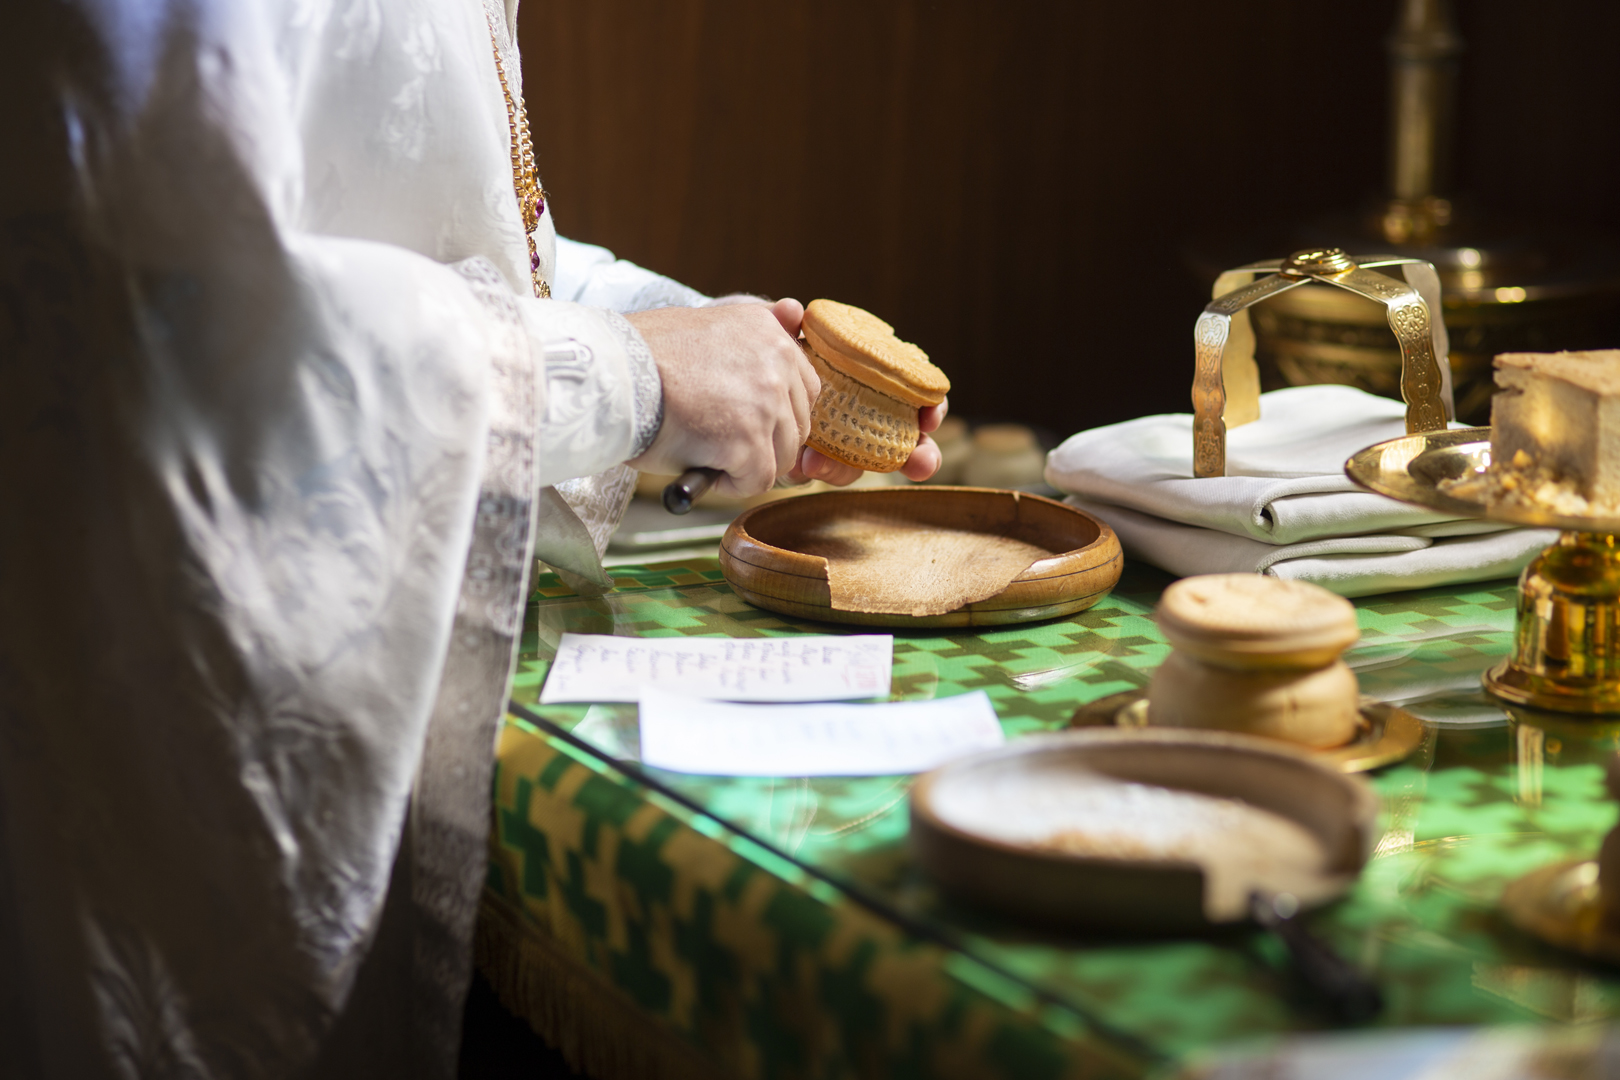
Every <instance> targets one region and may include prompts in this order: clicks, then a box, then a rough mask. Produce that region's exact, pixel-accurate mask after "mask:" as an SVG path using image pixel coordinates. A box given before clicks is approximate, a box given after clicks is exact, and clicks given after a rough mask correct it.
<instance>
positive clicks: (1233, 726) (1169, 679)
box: [1148, 652, 1361, 749]
mask: <svg viewBox="0 0 1620 1080" xmlns="http://www.w3.org/2000/svg"><path fill="white" fill-rule="evenodd" d="M1148 717H1149V722H1150V723H1152V724H1154V725H1155V726H1159V727H1180V728H1213V729H1217V730H1220V731H1242V732H1246V733H1248V734H1250V735H1267V736H1270V737H1271V738H1273V739H1284V740H1287V741H1288V742H1293V743H1299V744H1300V745H1302V746H1310V747H1315V748H1322V749H1325V748H1327V747H1330V746H1343V745H1344V744H1345V743H1347V742H1349V741H1350V740H1351V739H1352V738H1354V737H1355V734H1356V729H1357V727H1359V726H1360V723H1361V709H1360V695H1359V692H1358V688H1357V685H1356V673H1355V672H1353V671H1351V670H1350V668H1349V667H1348V666H1347V665H1346V664H1345V662H1344V661H1343V660H1336V661H1334V662H1333V663H1331V664H1329V665H1327V666H1326V667H1320V668H1316V669H1314V670H1311V669H1306V670H1303V671H1301V670H1298V669H1271V670H1267V671H1235V670H1233V669H1231V668H1223V667H1216V666H1215V665H1214V664H1206V663H1204V662H1203V661H1201V660H1199V659H1197V658H1196V657H1192V656H1188V655H1187V654H1185V653H1180V652H1173V653H1171V654H1170V655H1169V657H1167V658H1166V659H1165V661H1164V663H1163V664H1161V665H1159V668H1158V670H1157V671H1155V672H1154V673H1153V682H1152V683H1151V684H1150V687H1149V690H1148Z"/></svg>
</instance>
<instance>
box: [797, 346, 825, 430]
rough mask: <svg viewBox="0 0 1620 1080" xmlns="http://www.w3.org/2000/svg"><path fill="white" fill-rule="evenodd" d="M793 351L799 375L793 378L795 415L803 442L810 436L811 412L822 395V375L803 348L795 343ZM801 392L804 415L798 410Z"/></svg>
mask: <svg viewBox="0 0 1620 1080" xmlns="http://www.w3.org/2000/svg"><path fill="white" fill-rule="evenodd" d="M793 352H794V369H793V370H794V374H795V375H796V376H797V377H796V378H795V379H794V380H793V381H794V386H795V389H794V390H793V393H794V415H795V416H797V417H798V420H799V442H800V443H803V442H804V441H805V440H806V439H808V438H809V437H810V413H811V411H812V410H813V409H814V408H815V405H816V399H817V398H818V397H820V396H821V376H820V375H817V374H816V369H815V368H814V367H812V366H811V364H810V361H808V360H806V359H805V358H804V350H803V349H801V348H799V347H798V346H797V345H795V346H794V347H793ZM799 394H802V395H803V396H804V397H803V400H804V412H803V414H802V415H801V414H800V413H799V411H798V401H799V398H798V395H799Z"/></svg>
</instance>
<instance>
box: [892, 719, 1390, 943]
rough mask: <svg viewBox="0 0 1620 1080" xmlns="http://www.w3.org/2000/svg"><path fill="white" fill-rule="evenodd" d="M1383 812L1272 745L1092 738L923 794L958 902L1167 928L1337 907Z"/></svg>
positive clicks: (1324, 770) (1023, 755) (1189, 737)
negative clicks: (1275, 910)
mask: <svg viewBox="0 0 1620 1080" xmlns="http://www.w3.org/2000/svg"><path fill="white" fill-rule="evenodd" d="M1377 809H1378V803H1377V798H1376V797H1375V796H1374V795H1373V792H1372V789H1371V788H1370V787H1369V786H1368V785H1367V783H1366V781H1364V780H1362V779H1360V778H1359V777H1353V776H1345V775H1343V774H1342V773H1340V772H1338V771H1337V770H1336V769H1334V768H1333V767H1331V766H1329V765H1325V764H1323V763H1321V762H1318V761H1316V760H1314V759H1313V758H1312V757H1311V755H1309V754H1308V753H1306V752H1304V751H1301V750H1298V749H1295V748H1293V747H1289V746H1285V745H1283V744H1280V743H1278V742H1277V741H1276V740H1274V739H1263V738H1260V737H1258V736H1254V735H1238V734H1234V733H1232V732H1222V731H1181V730H1175V731H1172V730H1164V729H1159V730H1152V729H1148V730H1141V731H1118V730H1107V729H1090V730H1085V731H1072V732H1065V733H1062V734H1057V735H1036V736H1029V737H1026V738H1022V739H1019V740H1017V741H1016V742H1013V743H1009V744H1008V745H1006V746H1004V747H1000V748H998V749H995V750H989V751H986V752H984V753H980V754H973V755H971V756H969V757H965V758H962V759H960V760H957V761H953V762H951V763H949V764H947V765H943V766H941V767H940V768H938V769H935V770H934V771H933V772H930V773H928V774H927V775H925V776H924V777H922V779H921V780H919V781H918V782H917V785H916V786H915V787H914V788H913V789H912V791H911V842H912V847H913V849H914V850H915V852H916V855H917V859H918V862H919V863H920V864H921V865H922V867H923V869H924V870H926V871H927V872H928V874H929V875H930V876H931V877H933V878H934V879H935V880H936V881H938V882H939V884H940V885H941V886H942V887H943V888H944V889H945V890H946V891H947V892H949V893H951V894H953V895H956V896H958V897H960V898H961V899H963V900H966V901H968V902H970V903H974V904H978V905H982V906H986V907H993V908H996V909H999V910H1001V911H1003V912H1005V913H1007V914H1010V915H1013V916H1015V917H1018V918H1022V919H1025V920H1028V921H1032V922H1040V923H1046V924H1056V925H1071V926H1088V927H1110V928H1118V929H1130V930H1138V931H1148V932H1155V933H1175V932H1181V931H1187V930H1197V929H1200V928H1203V927H1207V926H1209V925H1212V924H1218V923H1227V922H1234V921H1240V920H1242V919H1244V918H1246V917H1247V914H1248V911H1249V904H1248V898H1249V896H1250V894H1251V893H1255V892H1258V893H1260V894H1262V895H1264V896H1275V895H1278V894H1282V893H1287V894H1289V895H1292V896H1293V897H1294V899H1295V900H1296V901H1297V902H1298V904H1299V906H1300V907H1301V908H1309V907H1313V906H1316V905H1319V904H1323V903H1326V902H1327V901H1328V900H1331V899H1333V898H1334V897H1336V896H1338V895H1339V894H1340V893H1342V892H1343V891H1344V890H1345V889H1346V888H1348V887H1349V885H1350V883H1351V882H1352V881H1354V880H1355V878H1356V876H1357V875H1358V874H1359V873H1360V872H1361V867H1362V866H1363V865H1364V864H1365V863H1366V860H1367V855H1368V852H1369V850H1370V848H1371V843H1372V839H1373V837H1374V832H1373V828H1374V825H1375V822H1376V818H1377Z"/></svg>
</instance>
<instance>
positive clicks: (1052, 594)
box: [720, 487, 1124, 627]
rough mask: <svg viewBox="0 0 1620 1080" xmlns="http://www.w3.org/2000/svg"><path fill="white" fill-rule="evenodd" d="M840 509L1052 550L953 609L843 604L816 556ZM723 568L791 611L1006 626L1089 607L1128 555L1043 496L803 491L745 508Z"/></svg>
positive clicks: (761, 600)
mask: <svg viewBox="0 0 1620 1080" xmlns="http://www.w3.org/2000/svg"><path fill="white" fill-rule="evenodd" d="M839 515H848V516H849V517H851V518H855V517H859V518H862V519H863V520H865V519H869V518H884V517H887V518H891V519H899V520H903V521H905V522H907V523H909V524H911V525H917V524H921V525H926V526H938V527H940V528H949V529H954V530H965V531H969V532H976V533H982V534H984V536H985V538H986V542H987V543H991V542H993V538H997V537H1011V538H1012V539H1015V540H1019V541H1022V542H1024V543H1027V544H1031V545H1033V546H1034V547H1036V548H1039V549H1040V550H1042V551H1046V552H1049V553H1050V554H1049V556H1048V557H1046V558H1040V559H1037V561H1035V562H1034V563H1033V564H1032V565H1030V567H1029V568H1028V569H1027V570H1025V571H1024V572H1023V573H1021V574H1019V575H1018V576H1017V577H1015V578H1013V579H1012V581H1011V583H1010V584H1008V585H1007V587H1006V588H1005V589H1003V590H1002V591H1000V592H999V593H996V594H995V595H994V596H990V597H988V598H986V599H983V600H980V601H977V602H976V603H970V604H965V605H963V606H961V607H958V608H956V609H955V610H953V611H948V612H945V613H944V614H939V615H904V614H893V613H887V612H867V611H847V610H840V609H837V608H834V607H833V606H832V592H831V589H830V587H829V584H828V578H827V559H826V558H825V557H823V556H822V555H820V554H815V551H816V550H817V547H818V543H817V540H816V538H815V536H814V535H813V534H814V533H815V532H816V531H817V530H819V529H822V528H824V527H825V526H826V525H827V523H828V522H829V521H831V520H832V519H834V518H836V517H837V516H839ZM878 538H879V539H880V540H881V532H880V533H879V537H878ZM900 542H903V541H900ZM720 567H721V569H722V570H723V571H724V572H725V575H726V580H727V581H728V582H730V583H731V587H732V588H733V589H735V590H736V591H737V594H738V595H739V596H741V597H742V598H743V599H744V600H746V601H748V602H749V603H750V604H753V605H755V606H757V607H762V608H766V609H767V610H770V611H777V612H781V613H782V614H784V615H794V616H798V617H799V618H804V619H818V620H821V621H823V622H839V623H855V624H858V625H862V626H896V627H954V626H1002V625H1006V624H1009V623H1021V622H1033V621H1035V620H1037V619H1051V618H1056V617H1058V616H1061V615H1070V614H1073V613H1074V612H1076V611H1083V610H1085V609H1086V608H1088V607H1090V606H1091V605H1093V604H1095V603H1096V602H1097V601H1099V600H1101V599H1102V598H1103V597H1104V596H1107V595H1108V591H1109V590H1110V589H1112V588H1113V587H1114V584H1115V583H1116V582H1118V581H1119V575H1120V571H1121V570H1122V569H1124V556H1123V555H1122V553H1121V552H1120V547H1119V540H1118V538H1116V537H1115V536H1114V530H1112V529H1110V528H1109V527H1108V526H1107V525H1105V524H1103V523H1102V522H1100V521H1098V520H1097V519H1096V518H1094V517H1092V516H1091V515H1090V514H1087V513H1085V512H1084V511H1082V510H1077V509H1075V508H1074V507H1072V506H1066V505H1064V504H1063V503H1060V502H1056V501H1054V500H1052V499H1046V498H1042V497H1041V496H1039V495H1026V494H1024V493H1022V492H1016V491H1000V490H995V489H990V488H963V487H892V488H872V489H867V490H861V491H836V492H828V493H825V494H821V495H804V496H801V497H799V498H795V499H783V500H781V501H780V502H774V503H767V504H766V505H764V506H756V507H754V508H753V509H751V510H748V511H745V512H744V513H743V514H742V515H741V516H739V517H738V518H737V520H736V521H734V522H732V524H731V527H730V528H729V529H727V530H726V534H725V536H724V537H722V538H721V540H720Z"/></svg>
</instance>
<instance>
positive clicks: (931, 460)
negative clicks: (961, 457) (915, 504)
mask: <svg viewBox="0 0 1620 1080" xmlns="http://www.w3.org/2000/svg"><path fill="white" fill-rule="evenodd" d="M942 460H944V459H943V457H942V456H941V454H940V452H939V444H938V443H936V442H935V441H934V440H933V439H930V438H929V437H928V436H927V435H924V436H922V437H921V438H919V439H918V440H917V449H915V450H913V451H912V452H911V457H910V458H909V459H908V460H907V461H906V463H905V464H904V465H902V466H900V472H901V474H902V475H904V476H905V478H906V479H907V480H917V481H922V480H926V479H928V478H929V477H930V476H933V475H934V474H935V473H937V472H938V471H939V466H940V462H941V461H942Z"/></svg>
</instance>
